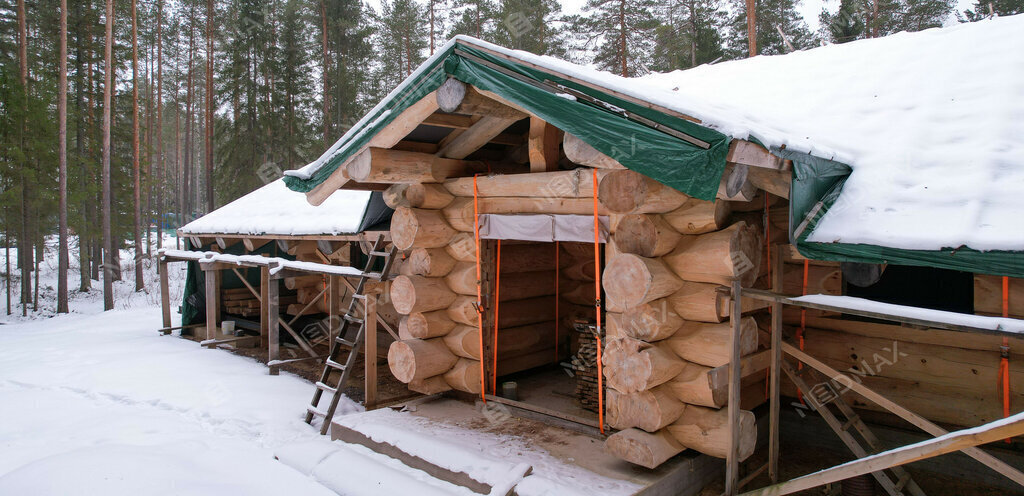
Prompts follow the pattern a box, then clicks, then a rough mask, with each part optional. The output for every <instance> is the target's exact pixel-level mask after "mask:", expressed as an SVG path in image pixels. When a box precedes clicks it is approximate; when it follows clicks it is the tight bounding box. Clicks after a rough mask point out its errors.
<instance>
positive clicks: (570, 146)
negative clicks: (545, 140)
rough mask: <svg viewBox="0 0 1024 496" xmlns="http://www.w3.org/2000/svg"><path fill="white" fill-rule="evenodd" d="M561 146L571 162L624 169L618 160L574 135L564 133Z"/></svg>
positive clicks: (600, 167) (602, 167)
mask: <svg viewBox="0 0 1024 496" xmlns="http://www.w3.org/2000/svg"><path fill="white" fill-rule="evenodd" d="M562 147H563V148H565V156H566V157H567V158H568V159H569V160H570V161H571V162H573V163H576V164H580V165H586V166H587V167H594V168H596V169H625V168H626V167H625V166H624V165H622V164H620V163H619V161H618V160H615V159H614V158H611V157H609V156H608V155H605V154H604V153H601V152H599V151H598V150H597V149H596V148H594V147H592V146H590V144H589V143H587V142H586V141H583V140H581V139H579V138H577V137H576V136H575V135H572V134H569V133H565V138H563V140H562Z"/></svg>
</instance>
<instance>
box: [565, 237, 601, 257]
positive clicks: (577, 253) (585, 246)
mask: <svg viewBox="0 0 1024 496" xmlns="http://www.w3.org/2000/svg"><path fill="white" fill-rule="evenodd" d="M559 246H560V247H561V248H562V255H563V256H569V257H573V258H579V259H584V260H594V243H577V242H573V241H566V242H562V243H559Z"/></svg>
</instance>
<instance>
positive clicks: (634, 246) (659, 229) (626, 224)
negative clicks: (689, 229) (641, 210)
mask: <svg viewBox="0 0 1024 496" xmlns="http://www.w3.org/2000/svg"><path fill="white" fill-rule="evenodd" d="M612 237H613V239H614V241H615V246H616V247H618V249H619V251H621V252H622V253H633V254H636V255H640V256H643V257H660V256H662V255H664V254H666V253H668V252H670V251H672V249H673V248H675V246H676V243H677V242H678V241H679V238H680V235H679V233H677V232H676V231H675V230H674V229H672V227H671V226H669V225H668V224H667V223H666V222H665V221H664V220H661V219H660V217H658V216H655V215H645V214H629V215H625V216H623V217H622V219H620V220H619V224H618V225H617V226H616V228H615V235H614V236H612Z"/></svg>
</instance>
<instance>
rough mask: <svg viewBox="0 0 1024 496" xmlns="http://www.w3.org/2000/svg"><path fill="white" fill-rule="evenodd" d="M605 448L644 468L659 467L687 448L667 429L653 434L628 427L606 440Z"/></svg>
mask: <svg viewBox="0 0 1024 496" xmlns="http://www.w3.org/2000/svg"><path fill="white" fill-rule="evenodd" d="M604 449H605V451H607V452H608V453H611V454H613V455H615V456H616V457H618V458H621V459H623V460H626V461H627V462H629V463H632V464H634V465H640V466H641V467H644V468H650V469H653V468H657V467H658V466H659V465H661V464H662V463H665V461H667V460H668V459H669V458H672V457H673V456H676V455H678V454H679V453H682V452H683V451H684V450H685V449H686V448H685V447H684V446H683V445H682V444H680V443H679V441H676V439H675V437H673V436H672V435H671V434H669V433H668V431H667V430H661V431H658V432H655V433H653V434H651V433H649V432H644V431H642V430H640V429H626V430H624V431H619V432H616V433H615V434H612V435H611V436H609V437H608V439H606V440H605V441H604Z"/></svg>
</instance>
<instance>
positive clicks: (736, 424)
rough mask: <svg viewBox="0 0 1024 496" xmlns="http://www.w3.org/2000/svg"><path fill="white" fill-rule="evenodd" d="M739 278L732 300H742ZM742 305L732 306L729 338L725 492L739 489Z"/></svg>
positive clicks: (733, 492) (729, 493)
mask: <svg viewBox="0 0 1024 496" xmlns="http://www.w3.org/2000/svg"><path fill="white" fill-rule="evenodd" d="M741 284H742V283H741V282H740V280H739V279H737V280H735V281H733V283H732V297H733V298H732V299H733V301H742V300H741V298H742V291H743V290H742V288H741ZM742 306H743V305H733V306H732V337H731V338H730V339H729V342H730V344H731V345H732V357H731V359H730V360H729V404H728V406H727V408H728V414H729V451H728V452H726V457H725V494H728V495H732V494H736V492H737V491H738V490H739V480H740V458H739V457H740V446H739V444H740V439H739V438H740V436H739V433H740V378H741V375H742V374H741V373H740V359H741V358H742V354H741V348H742V347H741V343H742V341H743V340H742V339H741V338H740V336H741V333H742V332H743V326H742V324H741V322H742V321H743V310H742Z"/></svg>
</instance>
